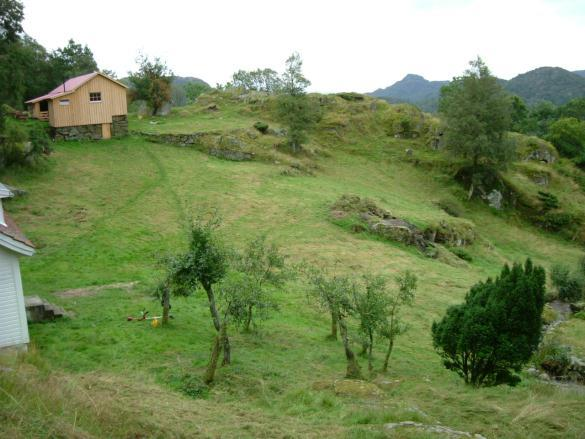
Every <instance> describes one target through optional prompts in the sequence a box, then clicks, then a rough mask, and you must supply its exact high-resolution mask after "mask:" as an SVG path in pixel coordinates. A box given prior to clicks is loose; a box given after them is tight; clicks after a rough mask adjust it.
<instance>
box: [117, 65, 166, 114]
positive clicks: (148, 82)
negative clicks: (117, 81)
mask: <svg viewBox="0 0 585 439" xmlns="http://www.w3.org/2000/svg"><path fill="white" fill-rule="evenodd" d="M136 63H137V64H138V71H136V72H130V73H129V78H128V79H129V80H130V82H131V84H132V88H133V93H134V98H135V99H144V100H145V101H146V102H148V105H149V106H150V108H151V110H152V114H153V115H156V113H157V112H158V111H159V110H160V109H161V108H162V106H163V105H164V104H165V103H167V102H169V101H170V100H171V83H172V81H173V72H172V71H171V70H170V69H169V68H168V67H167V65H166V63H165V62H164V61H162V60H161V59H160V58H156V57H155V58H154V59H153V60H150V59H149V58H148V57H147V56H146V55H144V54H140V55H139V56H138V59H137V60H136Z"/></svg>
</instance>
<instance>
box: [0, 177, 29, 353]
mask: <svg viewBox="0 0 585 439" xmlns="http://www.w3.org/2000/svg"><path fill="white" fill-rule="evenodd" d="M12 196H14V194H13V193H12V191H11V190H10V189H9V188H7V187H6V186H4V185H3V184H2V183H0V348H4V347H9V346H16V347H22V346H24V347H26V345H27V343H28V342H29V337H28V324H27V319H26V311H25V303H24V295H23V292H22V280H21V277H20V263H19V260H18V258H19V256H32V255H33V254H34V252H35V249H34V246H33V244H32V243H31V242H30V241H29V240H28V239H27V238H26V236H24V235H23V234H22V232H21V231H20V230H19V229H18V227H17V226H16V224H15V223H14V221H12V219H11V218H10V217H9V216H8V215H6V214H5V213H4V209H3V207H2V199H4V198H7V197H12Z"/></svg>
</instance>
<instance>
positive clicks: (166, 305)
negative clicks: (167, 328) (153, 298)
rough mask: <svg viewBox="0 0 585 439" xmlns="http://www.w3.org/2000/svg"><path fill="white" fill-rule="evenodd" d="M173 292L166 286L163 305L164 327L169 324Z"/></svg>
mask: <svg viewBox="0 0 585 439" xmlns="http://www.w3.org/2000/svg"><path fill="white" fill-rule="evenodd" d="M170 296H171V292H170V291H169V287H168V286H165V288H164V290H163V297H162V302H163V303H162V305H163V317H162V324H163V326H164V325H166V324H167V323H168V322H169V309H170V307H171V297H170Z"/></svg>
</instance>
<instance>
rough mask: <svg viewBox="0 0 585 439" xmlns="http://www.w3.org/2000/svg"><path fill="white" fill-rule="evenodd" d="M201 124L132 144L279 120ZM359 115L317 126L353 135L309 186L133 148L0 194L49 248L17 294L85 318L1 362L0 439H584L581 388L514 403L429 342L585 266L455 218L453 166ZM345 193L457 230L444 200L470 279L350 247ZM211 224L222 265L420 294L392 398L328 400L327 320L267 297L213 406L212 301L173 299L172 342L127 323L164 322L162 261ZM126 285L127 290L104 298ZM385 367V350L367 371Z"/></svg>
mask: <svg viewBox="0 0 585 439" xmlns="http://www.w3.org/2000/svg"><path fill="white" fill-rule="evenodd" d="M207 104H208V103H207V102H206V103H205V104H201V105H207ZM368 104H369V103H368ZM201 108H202V107H201ZM201 108H192V109H185V110H182V111H183V112H182V113H181V112H175V113H173V114H172V115H171V116H169V117H168V119H166V120H165V121H163V122H159V123H156V124H150V121H152V120H159V119H160V118H154V119H152V118H148V117H147V118H143V119H140V120H139V119H138V118H132V119H131V123H132V125H131V129H134V130H136V131H144V130H148V129H152V130H155V131H157V132H164V131H165V130H167V129H168V132H192V131H195V130H207V129H233V128H238V129H241V128H250V127H251V125H252V124H253V123H254V121H255V120H257V119H258V118H259V117H261V118H263V120H265V119H269V118H270V114H269V113H268V112H264V113H263V112H262V110H255V111H250V110H249V109H248V107H246V106H245V105H244V104H240V103H238V104H234V105H233V107H230V104H229V103H227V102H223V103H220V104H219V111H218V112H214V113H212V114H211V115H210V113H208V112H205V111H203V110H202V109H201ZM350 110H351V108H349V107H348V108H346V107H343V108H338V109H337V110H336V111H338V112H337V113H336V114H335V115H334V116H335V117H333V116H331V115H326V117H325V118H324V122H323V124H329V125H328V127H330V126H331V124H332V123H334V122H335V120H338V119H339V120H341V119H344V118H345V117H349V122H348V125H345V126H346V127H348V126H349V128H347V130H346V131H344V132H343V134H342V135H338V133H337V134H335V135H331V133H330V131H326V130H325V129H324V130H323V131H321V132H318V133H317V134H315V137H314V140H312V143H311V145H310V148H312V151H314V153H312V154H310V155H308V156H304V157H302V158H301V159H300V160H303V162H304V163H308V162H310V164H311V166H312V169H313V172H311V173H310V174H309V173H299V174H296V175H294V176H291V175H289V174H287V173H283V172H282V170H283V164H282V163H275V162H274V161H270V160H256V161H247V162H232V161H226V160H222V159H219V158H215V157H210V156H209V155H207V154H206V153H205V152H203V151H201V150H198V149H196V148H189V147H178V146H172V145H162V144H157V143H152V142H147V141H146V140H144V139H143V138H141V137H140V136H130V137H128V138H125V139H117V140H108V141H100V142H72V143H57V144H55V152H54V154H53V155H52V156H51V157H50V158H49V160H48V163H46V164H45V165H44V166H43V168H42V169H41V170H40V171H38V170H37V171H31V170H19V171H17V172H12V173H8V174H6V175H4V176H3V177H2V179H3V182H5V183H8V184H11V185H14V186H17V187H22V188H24V189H26V191H27V193H28V194H27V195H26V196H25V197H22V198H18V199H15V200H13V201H10V202H9V203H7V205H6V210H7V211H8V212H10V213H11V214H12V215H13V216H14V217H15V219H16V221H17V222H18V224H19V225H20V227H21V228H22V229H23V230H24V231H25V232H26V233H27V235H28V236H29V238H30V239H31V240H32V241H33V242H34V243H35V244H36V245H37V248H38V252H37V254H36V255H35V256H34V257H32V258H28V259H23V260H22V276H23V281H24V288H25V294H28V295H32V294H37V295H40V296H42V297H44V298H46V299H48V300H50V301H51V302H53V303H57V304H59V305H61V306H63V307H64V308H65V309H67V310H68V311H71V312H73V314H74V316H73V317H71V318H67V319H63V320H60V321H55V322H51V323H43V324H33V325H30V333H31V340H32V342H31V346H30V349H29V353H28V354H25V355H20V356H19V357H18V358H17V359H16V360H14V359H12V360H11V359H6V360H2V361H3V367H9V368H12V369H14V373H11V374H1V375H0V389H2V392H1V393H0V419H1V422H0V433H1V434H2V436H3V437H41V436H53V437H194V436H201V437H317V436H320V437H356V438H357V437H401V438H427V437H437V436H436V435H433V434H431V433H428V432H427V433H425V432H422V431H419V430H416V429H409V428H402V429H396V430H386V429H385V428H384V424H385V423H388V422H400V421H416V422H421V423H424V424H442V425H445V426H449V427H452V428H454V429H456V430H462V431H466V432H470V433H478V434H481V435H483V436H485V437H488V438H520V437H522V438H582V437H584V436H583V435H584V431H585V422H584V421H583V407H584V406H585V405H584V404H585V392H583V391H582V390H581V389H579V388H578V387H562V386H557V385H553V384H550V383H546V382H541V381H539V380H537V379H536V378H533V377H530V376H528V374H525V373H523V374H522V378H523V380H522V382H521V383H520V384H519V385H518V386H517V387H507V386H498V387H492V388H481V389H474V388H471V387H468V386H466V385H465V384H464V383H463V381H462V380H461V379H459V378H458V377H457V376H456V375H455V374H454V373H452V372H449V371H447V370H446V369H445V368H444V367H443V366H442V364H441V361H440V358H439V356H438V355H437V354H436V353H435V351H434V350H433V347H432V342H431V335H430V327H431V324H432V322H433V321H434V320H437V319H439V318H440V317H441V316H442V314H443V313H444V311H445V309H446V308H447V307H448V306H449V305H452V304H456V303H459V302H461V301H462V299H463V297H464V295H465V293H466V291H467V290H468V289H469V287H470V286H471V285H473V284H474V283H475V282H477V281H479V280H482V279H485V278H486V277H488V276H494V275H497V273H498V272H499V271H500V269H501V267H502V265H503V264H504V263H513V262H521V261H524V260H525V259H526V258H527V257H530V258H532V259H533V260H534V262H535V263H537V264H541V265H543V266H544V267H545V268H547V269H548V268H550V267H551V266H552V265H553V264H554V263H555V262H564V263H576V262H577V260H578V259H579V258H580V257H581V256H582V255H583V250H582V247H581V246H579V245H577V244H576V243H574V242H570V241H567V240H565V239H563V238H560V237H558V236H556V235H553V234H550V233H544V232H542V231H540V230H538V229H536V228H535V227H534V226H531V225H529V224H527V223H526V222H525V221H523V220H522V219H520V218H519V217H517V216H516V215H514V213H513V212H506V211H504V212H495V211H493V210H492V209H490V208H489V207H487V206H486V205H485V204H484V203H483V202H481V201H472V202H464V201H463V200H464V198H465V193H464V191H463V189H462V188H460V187H459V186H458V185H457V184H456V183H455V182H454V181H453V179H452V178H451V176H450V174H449V172H450V169H451V168H450V166H451V165H452V163H451V160H450V159H449V158H448V157H447V156H446V155H445V153H444V152H442V151H431V150H430V149H429V148H428V147H427V146H426V145H425V143H424V142H423V141H422V140H421V139H400V138H396V137H393V136H388V135H385V134H384V133H383V131H382V130H378V131H375V130H373V131H371V132H368V131H367V130H366V132H364V131H363V130H362V128H361V127H360V125H359V124H356V127H355V128H353V127H352V119H351V118H352V117H353V116H352V113H351V111H350ZM224 111H225V113H226V114H224V115H223V116H222V112H224ZM348 114H349V115H350V116H347V115H348ZM355 114H358V116H357V117H359V113H357V112H356V113H355ZM217 120H220V122H214V121H217ZM335 123H337V122H335ZM344 123H345V122H344ZM368 123H371V124H374V123H376V121H375V120H373V121H370V122H368ZM338 126H343V125H342V124H341V122H340V123H339V124H338ZM152 127H154V128H152ZM318 130H319V128H318ZM340 136H341V137H342V138H339V137H340ZM405 148H412V149H413V150H414V157H415V158H416V160H414V159H413V158H412V157H411V156H407V155H405V153H404V150H405ZM511 172H515V171H514V170H512V171H511ZM551 172H553V173H555V175H557V174H558V175H557V176H558V178H559V179H562V178H568V177H563V176H562V175H561V174H560V173H557V171H556V170H555V169H553V170H552V171H551ZM518 178H521V177H518ZM557 181H559V180H557ZM526 184H528V183H526ZM561 186H562V188H561ZM559 187H560V188H559V191H563V192H562V196H563V197H566V199H571V197H572V199H576V200H580V199H581V198H582V197H583V193H582V190H581V189H580V188H579V187H578V186H577V185H559ZM343 194H356V195H359V196H362V197H370V198H372V199H373V200H375V201H376V202H377V203H378V204H379V205H380V206H382V207H384V208H385V209H388V210H389V211H390V212H392V214H393V215H396V216H398V217H400V218H405V219H407V220H409V221H411V222H413V223H414V224H417V225H419V226H425V225H428V224H431V223H433V222H437V221H441V220H447V219H449V215H448V214H447V213H445V212H444V211H443V210H442V209H441V208H440V207H439V205H438V204H439V202H440V201H441V200H444V199H449V200H453V201H454V202H457V203H460V204H461V205H462V206H463V218H465V220H468V221H470V222H471V223H473V224H474V226H475V228H476V230H477V232H478V235H479V238H478V239H477V240H476V241H475V243H474V244H473V245H471V246H470V247H469V248H468V249H467V251H468V253H469V254H470V255H472V257H473V259H472V261H471V262H466V261H463V260H460V259H459V258H457V257H456V256H454V255H450V256H449V257H446V258H440V259H431V258H428V257H425V256H424V255H422V254H421V253H420V252H418V251H417V250H416V248H414V247H407V246H404V245H400V244H396V243H391V242H387V241H382V240H380V239H376V238H374V237H372V236H369V235H366V234H353V233H350V232H349V231H348V230H347V229H345V228H344V227H340V225H338V224H336V223H335V222H334V221H332V219H331V216H330V206H331V205H332V204H333V203H334V202H335V201H336V200H337V199H338V198H339V197H340V196H341V195H343ZM214 209H216V210H217V212H218V214H219V216H220V217H221V218H222V227H221V229H220V234H221V237H222V240H223V241H224V242H225V243H226V244H228V245H230V246H234V247H237V248H241V247H242V246H243V245H245V243H246V242H248V241H249V240H251V239H253V238H255V237H257V236H258V235H259V234H261V233H265V234H266V235H267V236H268V239H269V240H270V241H272V242H275V243H276V244H278V245H279V246H280V248H281V249H282V251H283V252H284V253H285V254H287V255H288V256H289V260H290V261H291V262H300V261H307V262H308V263H310V264H314V265H318V266H323V267H329V268H330V269H333V270H336V271H339V272H345V273H354V274H362V273H368V272H369V273H376V274H385V275H388V276H391V277H392V276H394V275H396V274H397V273H399V272H400V271H402V270H405V269H409V270H412V271H413V272H414V273H415V274H416V275H417V276H418V278H419V290H418V292H417V295H416V300H415V304H414V306H413V307H412V308H407V309H405V319H406V320H407V321H408V323H409V325H410V330H409V331H408V332H407V333H406V334H405V335H403V336H401V337H400V338H399V339H398V341H397V345H396V348H395V352H394V354H393V356H392V358H391V362H390V369H389V371H388V373H387V374H386V375H385V376H381V375H379V376H377V377H371V379H372V380H374V381H379V380H383V381H384V382H385V385H384V386H380V388H379V391H376V392H374V393H371V392H365V393H360V392H349V393H347V394H344V393H343V392H339V391H337V392H336V391H335V390H334V384H333V383H334V382H335V381H336V380H341V379H342V378H343V373H344V369H345V360H344V356H343V347H342V345H341V342H335V341H330V340H327V339H326V337H327V334H328V329H329V324H328V320H327V315H326V314H325V313H323V312H321V311H320V310H319V309H318V308H316V307H315V306H314V305H312V304H311V302H309V301H308V299H307V294H306V293H307V285H306V284H305V282H304V280H303V279H302V278H297V279H295V280H292V281H290V282H288V283H287V285H286V286H285V287H284V288H282V289H281V290H279V291H277V292H276V293H275V294H276V297H277V299H278V303H279V307H280V311H279V312H277V313H274V314H273V315H272V318H271V319H269V320H267V321H265V322H262V323H261V324H260V325H259V326H258V327H257V328H256V329H255V330H254V331H253V332H251V333H245V332H238V331H236V330H235V329H234V328H232V329H231V330H230V335H231V338H232V345H233V347H232V349H233V352H232V356H233V364H232V365H231V366H229V367H223V368H220V369H219V373H218V376H217V382H216V384H214V385H213V386H211V387H206V386H204V385H202V383H201V380H200V377H201V375H202V373H203V371H204V368H205V365H206V363H207V360H208V358H209V353H210V349H211V341H212V338H213V336H214V329H213V326H212V324H211V320H210V318H209V309H208V307H207V300H206V297H205V296H204V294H201V293H198V294H197V295H195V296H193V297H189V298H173V299H172V310H171V313H172V314H173V316H174V319H172V320H171V323H170V324H169V325H168V326H166V327H162V328H160V327H159V328H153V327H151V326H150V324H149V323H148V322H137V321H127V316H137V315H139V314H140V311H142V310H144V309H146V310H148V311H150V314H151V315H153V314H159V313H160V310H161V308H160V304H159V302H158V301H157V300H155V299H154V298H153V292H154V290H155V288H156V285H157V283H158V282H159V281H160V279H161V269H160V264H159V261H160V259H161V257H163V256H164V255H167V254H172V253H174V252H177V251H181V250H182V249H184V248H185V246H186V240H187V228H188V221H189V219H190V218H193V217H196V216H197V215H199V214H206V213H209V212H210V211H212V210H214ZM447 254H449V252H447ZM120 283H133V284H132V285H112V284H120ZM108 285H110V287H106V288H103V289H99V290H96V289H95V288H94V289H92V287H96V286H108ZM72 289H78V291H77V292H75V293H71V292H69V290H72ZM64 292H65V293H64ZM68 292H69V293H68ZM352 329H354V330H355V328H352ZM584 330H585V321H582V320H571V321H570V322H569V323H567V324H566V326H563V327H562V332H561V333H560V334H559V336H560V337H562V338H563V339H564V340H568V341H570V342H571V343H572V344H573V345H574V346H575V349H576V352H583V349H584V347H585V343H584V342H583V339H582V337H581V336H580V334H583V331H584ZM354 333H355V331H354ZM360 361H361V363H362V367H364V366H365V360H364V359H361V360H360ZM382 361H383V350H382V349H381V350H380V351H378V352H377V353H375V366H376V367H377V368H380V367H381V365H382Z"/></svg>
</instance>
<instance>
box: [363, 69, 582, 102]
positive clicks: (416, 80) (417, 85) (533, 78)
mask: <svg viewBox="0 0 585 439" xmlns="http://www.w3.org/2000/svg"><path fill="white" fill-rule="evenodd" d="M499 82H500V84H502V86H503V87H504V88H505V89H506V90H508V91H509V92H510V93H512V94H516V95H518V96H520V97H521V98H522V99H524V100H525V101H526V103H527V104H529V105H532V104H535V103H537V102H540V101H550V102H552V103H554V104H556V105H562V104H565V103H567V102H568V101H570V100H571V99H574V98H578V97H585V70H579V71H576V72H570V71H568V70H565V69H562V68H560V67H540V68H538V69H534V70H531V71H529V72H526V73H523V74H521V75H518V76H516V77H514V78H512V79H510V80H509V81H506V80H504V79H499ZM448 83H449V81H428V80H426V79H425V78H423V77H422V76H420V75H413V74H408V75H406V76H405V77H404V79H402V80H401V81H398V82H396V83H394V84H393V85H391V86H390V87H386V88H383V89H378V90H376V91H374V92H373V93H371V96H375V97H378V98H381V99H385V100H387V101H389V102H396V103H398V102H408V103H411V104H414V105H417V106H418V107H420V108H421V109H422V110H423V111H430V112H433V111H436V110H437V106H438V102H439V92H440V90H441V87H442V86H444V85H446V84H448Z"/></svg>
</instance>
